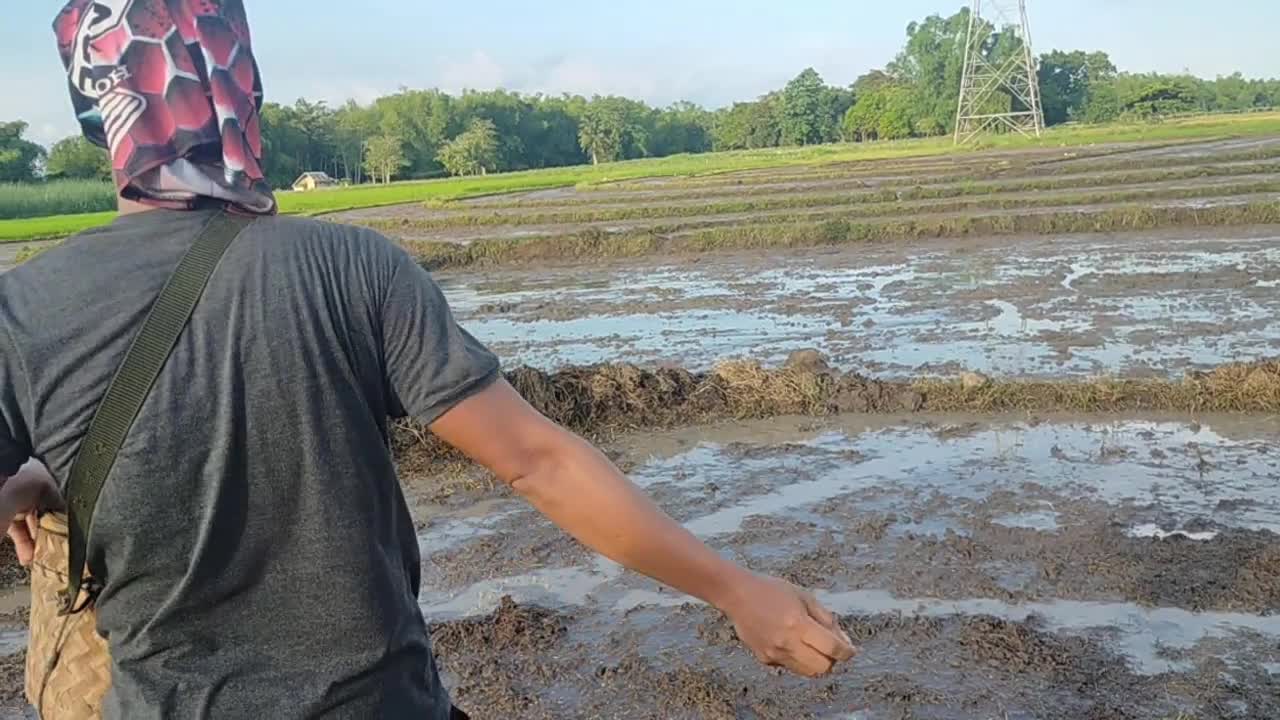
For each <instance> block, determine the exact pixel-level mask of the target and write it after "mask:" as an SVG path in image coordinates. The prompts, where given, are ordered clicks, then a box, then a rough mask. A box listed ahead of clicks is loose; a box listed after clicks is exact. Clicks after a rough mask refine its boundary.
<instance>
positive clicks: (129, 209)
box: [0, 0, 853, 720]
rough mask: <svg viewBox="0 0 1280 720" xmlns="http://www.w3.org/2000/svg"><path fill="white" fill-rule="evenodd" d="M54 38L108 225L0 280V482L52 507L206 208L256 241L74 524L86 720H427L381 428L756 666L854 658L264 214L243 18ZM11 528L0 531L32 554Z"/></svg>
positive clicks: (483, 356)
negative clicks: (29, 475)
mask: <svg viewBox="0 0 1280 720" xmlns="http://www.w3.org/2000/svg"><path fill="white" fill-rule="evenodd" d="M126 25H127V27H126ZM55 28H56V30H57V33H58V38H59V46H60V50H61V52H62V57H63V60H64V63H65V64H66V66H67V68H68V72H69V76H70V83H71V88H72V95H73V100H74V102H75V105H76V110H77V113H78V115H79V118H80V120H81V122H82V125H83V126H84V129H85V132H86V134H87V135H88V137H89V138H90V139H91V140H94V141H96V142H98V143H99V144H102V145H104V146H107V147H109V150H110V152H111V156H112V163H113V167H114V169H115V178H116V182H117V186H118V189H119V192H120V196H121V199H120V217H119V218H118V219H117V220H116V221H115V222H114V223H112V224H111V225H110V226H107V227H105V228H101V229H97V230H92V231H89V232H86V233H83V234H81V235H79V236H76V237H73V238H71V239H69V240H67V241H66V242H65V243H63V244H62V245H61V246H60V247H58V248H56V249H53V250H50V251H48V252H47V253H45V254H44V255H42V256H41V257H39V258H37V259H35V260H33V261H31V262H30V263H28V264H27V265H24V266H22V267H20V268H18V269H16V270H14V271H12V272H10V273H8V274H7V275H4V276H0V476H12V475H14V474H15V473H16V472H17V471H18V468H19V466H20V465H21V464H22V463H24V462H25V461H26V460H27V459H28V458H29V457H35V458H39V459H40V460H41V461H43V462H44V463H45V464H46V465H47V466H48V467H49V468H50V470H51V472H52V475H53V476H54V477H55V478H57V480H58V481H59V482H60V483H61V484H62V486H63V487H64V488H65V483H66V477H67V474H68V471H69V469H70V467H71V464H72V461H73V459H74V458H75V456H76V453H77V451H78V450H79V446H80V444H81V440H82V438H83V436H84V434H85V432H86V430H87V428H88V425H89V423H90V420H91V419H92V416H93V413H94V411H95V409H96V407H97V405H98V403H99V402H100V401H101V400H102V397H103V395H104V393H105V391H106V388H107V386H108V384H109V382H110V381H111V378H112V375H113V373H114V372H115V370H116V368H117V367H118V365H119V364H120V362H121V359H122V358H123V356H124V354H125V352H126V350H127V348H128V346H129V343H130V341H131V340H132V338H133V337H134V335H135V334H136V332H137V330H138V328H139V327H140V325H141V323H142V321H143V319H144V317H145V316H146V314H147V311H148V310H149V308H150V307H151V304H152V303H153V302H154V300H155V298H156V296H157V294H158V293H159V292H160V290H161V288H162V286H163V285H164V283H165V282H166V281H167V279H168V278H169V276H170V274H171V273H172V271H173V269H174V267H175V266H176V265H177V263H178V261H179V260H180V259H181V258H182V256H183V255H184V254H185V253H186V251H187V250H188V249H189V248H190V247H191V245H192V243H193V240H194V239H195V237H196V236H197V235H198V234H199V233H200V231H201V230H202V228H204V227H205V226H206V225H207V224H208V223H209V222H210V221H211V219H213V218H214V217H215V215H217V214H218V213H221V212H224V211H230V212H233V213H239V214H245V215H254V216H257V217H258V219H257V220H256V221H255V222H254V223H253V224H252V225H250V226H249V227H248V228H247V230H245V231H244V232H243V233H242V234H241V235H240V237H239V238H238V239H237V240H236V241H235V242H234V243H233V244H232V245H231V247H230V249H229V250H228V252H227V254H226V255H225V257H224V258H223V259H222V261H221V264H220V265H219V267H218V269H217V271H216V273H215V274H214V276H213V278H212V280H211V281H210V282H209V285H208V287H207V289H206V291H205V293H204V296H203V299H202V300H201V302H200V304H199V305H198V306H197V308H196V310H195V313H194V315H193V316H192V318H191V320H190V323H189V324H188V325H187V327H186V329H185V331H184V332H183V334H182V335H181V337H180V339H179V341H178V344H177V346H176V347H175V349H174V351H173V353H172V355H171V356H170V357H169V360H168V361H167V364H166V365H165V366H164V369H163V371H162V373H161V375H160V377H159V379H158V380H157V381H156V383H155V386H154V387H153V389H152V391H151V393H150V395H149V396H148V398H147V401H146V403H145V404H144V405H143V407H142V410H141V412H140V414H139V416H138V419H137V421H136V424H135V425H134V426H133V428H132V430H131V432H130V434H129V435H128V437H127V439H126V441H125V443H124V445H123V447H122V449H121V452H120V454H119V456H118V459H117V461H116V464H115V466H114V468H113V470H112V472H111V474H110V476H109V477H108V478H107V482H106V485H105V487H104V489H103V491H102V494H101V497H100V499H99V501H98V504H97V508H96V511H95V513H94V516H93V524H92V534H91V537H90V542H89V557H90V565H91V566H97V567H102V568H106V577H104V578H100V580H102V581H104V586H103V587H102V589H101V593H100V595H99V596H98V600H97V610H98V624H99V630H100V631H101V632H102V634H103V635H104V636H105V637H106V638H107V640H108V644H109V646H110V650H111V657H112V662H113V687H112V691H111V694H110V695H109V696H108V698H107V701H106V707H105V709H104V713H105V714H106V715H107V716H108V717H113V718H129V719H130V720H139V719H147V718H184V719H185V718H205V717H215V718H224V717H246V718H268V717H269V718H289V717H307V718H311V717H326V718H328V717H333V718H374V717H387V718H446V717H448V716H449V712H450V704H449V701H448V697H447V694H446V692H445V690H444V689H443V688H442V687H441V686H440V681H439V679H438V677H437V675H436V668H435V664H434V660H433V658H432V655H431V650H430V647H429V641H428V632H427V628H426V624H425V622H424V619H423V617H422V615H421V612H420V610H419V608H418V604H417V596H418V590H419V549H418V545H417V538H416V535H415V532H414V523H413V521H412V519H411V518H410V516H409V512H408V510H407V508H406V504H405V501H404V497H403V495H402V493H401V490H400V487H399V485H398V482H397V479H396V475H395V470H394V466H393V463H392V458H391V455H390V453H389V451H388V446H387V418H389V417H397V416H403V415H406V414H407V415H411V416H413V417H415V418H417V419H418V420H420V421H421V422H424V423H426V424H428V425H429V427H430V428H431V430H432V431H433V432H434V433H435V434H436V435H438V436H439V437H440V438H442V439H443V440H444V441H446V442H448V443H449V444H450V445H452V446H453V447H455V448H457V449H459V450H461V451H462V452H464V453H465V454H467V455H468V456H470V457H471V458H473V459H475V460H476V461H477V462H479V463H481V464H483V465H484V466H486V467H488V468H489V469H491V470H492V471H493V472H494V473H495V474H496V475H497V476H498V477H499V478H501V479H502V480H504V481H505V482H507V483H509V484H510V485H511V487H512V488H513V489H514V490H515V491H516V492H517V493H519V494H520V495H522V496H523V497H524V498H526V499H527V500H528V501H529V502H530V503H532V504H533V506H534V507H536V508H537V509H538V510H540V511H541V512H542V513H543V514H545V515H546V516H547V517H548V518H550V519H551V520H552V521H553V522H555V523H556V524H557V525H559V526H560V527H562V528H564V529H565V530H566V531H568V532H569V533H571V534H572V535H573V536H575V537H577V538H578V539H579V540H581V541H582V542H583V543H584V544H586V545H588V546H590V547H591V548H593V549H595V550H597V551H598V552H600V553H602V554H604V555H606V556H608V557H610V558H612V559H614V560H616V561H617V562H619V563H621V564H623V565H625V566H626V567H628V568H631V569H633V570H636V571H638V572H641V573H644V574H646V575H648V576H650V577H653V578H656V579H657V580H659V581H661V582H663V583H665V584H667V585H670V586H672V587H675V588H678V589H680V590H683V591H685V592H687V593H689V594H691V595H694V596H696V597H698V598H701V599H703V600H705V601H707V602H709V603H711V604H713V605H714V606H716V607H717V608H719V609H721V610H722V611H724V612H725V613H726V614H727V615H728V616H729V618H730V619H731V620H732V621H733V622H734V624H735V625H736V627H737V630H738V633H739V635H740V636H741V638H742V640H743V642H744V643H745V644H746V645H747V646H748V647H749V648H750V649H751V650H752V651H753V652H754V653H755V654H756V655H757V656H758V657H759V658H760V659H761V660H762V661H764V662H766V663H769V664H773V665H779V666H784V667H786V668H789V669H791V670H793V671H795V672H797V673H802V674H805V675H810V676H817V675H821V674H824V673H826V672H828V671H830V670H831V668H832V666H833V664H834V663H836V662H838V661H841V660H845V659H848V658H850V657H851V656H852V654H853V648H852V647H851V646H850V644H849V641H848V639H847V637H845V636H844V634H843V633H842V632H841V631H840V630H839V628H838V626H837V625H836V622H835V619H834V618H833V617H832V615H831V614H830V613H828V612H827V611H826V610H825V609H823V608H822V607H821V606H820V605H819V604H818V603H817V602H816V601H815V600H814V599H813V597H812V596H811V595H809V594H808V593H805V592H803V591H801V590H799V589H797V588H795V587H793V586H791V585H789V584H787V583H784V582H781V581H778V580H774V579H770V578H765V577H760V576H757V575H754V574H752V573H750V572H748V571H746V570H744V569H742V568H739V567H737V566H735V565H733V564H731V563H729V562H728V561H726V560H724V559H722V558H721V557H720V556H719V555H717V554H716V553H714V552H712V551H711V550H709V549H708V548H707V547H705V546H704V545H703V544H702V543H700V542H699V541H697V540H696V539H695V538H694V537H693V536H692V535H690V534H689V533H688V532H686V531H685V530H684V529H683V528H681V527H680V526H679V525H677V524H676V523H675V522H673V521H672V520H671V519H669V518H668V517H667V516H666V515H664V514H663V513H662V512H661V511H660V510H659V509H658V508H656V507H655V506H654V505H653V504H652V503H651V502H650V501H649V500H648V499H647V498H645V497H644V496H643V495H642V494H641V493H640V492H639V491H638V490H637V489H636V488H635V487H634V486H632V485H631V484H629V483H628V482H627V481H626V480H625V479H624V478H623V477H622V476H621V474H619V472H618V470H617V469H616V468H615V467H614V466H613V465H612V464H610V462H609V461H608V460H607V459H606V458H605V457H604V456H603V455H601V454H600V453H599V452H598V451H596V450H595V449H594V448H592V447H591V446H589V445H588V444H587V443H586V442H584V441H583V440H581V439H579V438H577V437H575V436H574V435H572V434H570V433H569V432H567V431H565V430H563V429H561V428H560V427H558V426H556V425H554V424H553V423H551V422H550V421H548V420H547V419H545V418H543V417H542V416H540V415H539V414H538V413H537V412H536V411H534V410H533V409H532V408H530V406H529V405H527V404H526V403H525V402H524V401H523V400H522V399H521V398H520V397H519V396H518V395H517V394H516V393H515V392H514V391H513V390H512V388H511V387H510V386H509V385H508V384H507V383H506V382H505V381H504V380H503V379H502V376H501V375H500V373H499V368H498V361H497V360H496V359H495V358H494V356H493V355H492V354H490V353H489V352H488V351H487V350H486V349H485V348H484V347H483V346H481V344H480V343H479V342H477V341H476V340H475V339H474V338H472V337H471V336H470V335H468V334H467V333H466V332H465V331H463V330H462V329H461V328H459V327H458V326H457V325H455V324H454V321H453V318H452V316H451V314H450V312H449V309H448V306H447V305H446V303H445V300H444V298H443V296H442V295H441V293H440V291H439V289H438V288H437V287H436V286H435V284H434V283H433V282H432V280H431V278H430V277H429V276H428V275H427V273H426V272H424V271H423V270H422V269H421V268H420V267H419V266H418V265H417V264H416V263H414V262H413V261H412V260H411V259H410V258H409V257H408V256H407V255H406V254H405V253H404V252H403V251H401V250H400V249H398V248H397V247H395V246H394V245H392V244H391V243H390V242H388V241H386V240H385V239H384V238H382V237H380V236H378V235H377V234H375V233H373V232H371V231H368V230H363V229H357V228H352V227H345V226H339V225H332V224H327V223H323V222H317V221H313V220H304V219H295V218H282V217H277V216H275V215H274V212H275V201H274V199H273V198H272V196H271V193H270V191H269V190H268V189H267V188H266V186H265V183H264V181H263V173H262V170H261V165H260V157H261V147H260V138H259V133H258V123H259V118H258V114H257V111H258V107H259V105H260V103H261V91H260V82H259V79H258V73H257V67H256V65H255V64H254V62H253V57H252V53H251V44H250V37H249V32H248V27H247V23H246V22H245V17H244V10H243V7H242V5H241V3H240V2H239V1H238V0H223V1H222V2H208V1H207V0H202V1H196V0H191V1H189V2H188V1H184V0H133V1H128V0H116V1H115V2H89V1H88V0H75V1H73V2H71V3H70V4H69V5H68V6H67V7H66V9H64V10H63V11H62V13H61V14H60V15H59V17H58V19H57V21H56V23H55ZM147 38H159V39H160V40H159V42H162V43H163V45H164V52H163V53H157V52H150V51H149V49H148V48H140V46H139V44H138V43H140V42H141V43H146V42H148V41H147ZM150 49H154V48H150ZM20 509H23V510H25V509H29V508H20ZM24 527H26V526H25V525H15V526H14V527H13V528H11V531H12V534H14V535H16V536H17V537H18V538H19V539H20V540H22V541H23V542H24V543H25V542H26V541H27V540H28V538H26V537H25V533H24V532H23V528H24Z"/></svg>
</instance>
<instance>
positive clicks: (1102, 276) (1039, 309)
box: [441, 227, 1280, 378]
mask: <svg viewBox="0 0 1280 720" xmlns="http://www.w3.org/2000/svg"><path fill="white" fill-rule="evenodd" d="M1212 233H1213V234H1212V235H1211V234H1209V233H1208V232H1206V231H1195V230H1187V231H1177V232H1161V233H1141V234H1119V235H1104V236H1097V235H1094V236H1069V237H1048V238H1025V239H1021V238H1015V239H1012V240H992V241H984V240H948V241H937V242H933V243H922V244H916V245H912V246H911V247H910V248H894V247H879V246H877V247H862V248H856V249H849V250H840V251H829V250H826V251H824V250H806V251H803V252H790V253H770V254H768V255H759V254H756V255H745V254H743V255H732V256H723V255H722V256H717V257H716V258H715V261H714V262H710V261H708V262H702V261H700V259H699V258H692V259H679V260H669V261H666V262H663V261H657V262H654V263H652V264H640V265H637V264H635V263H634V262H631V263H630V264H629V265H627V266H590V267H569V268H535V269H531V270H522V271H497V272H484V273H468V274H453V275H445V276H442V278H441V281H442V283H443V284H444V285H445V288H446V293H447V295H448V296H449V298H450V300H451V302H452V303H453V305H454V307H455V310H456V312H457V313H458V315H459V317H460V319H461V320H462V321H463V323H464V324H465V325H466V326H467V327H468V328H469V329H470V330H471V331H472V332H473V333H475V334H476V335H477V336H479V337H480V338H481V339H482V340H484V341H485V342H488V343H490V344H491V345H492V346H493V347H494V348H495V349H496V350H498V351H499V352H500V354H502V355H503V356H504V357H505V358H506V359H507V360H508V361H509V362H511V363H527V364H532V365H537V366H543V367H554V366H560V365H565V364H582V363H593V362H600V361H607V360H616V359H618V358H626V359H628V360H631V361H635V362H641V363H648V364H654V363H679V364H681V365H685V366H697V367H706V366H709V365H711V364H713V363H715V362H716V361H719V360H723V359H726V358H730V357H736V356H751V357H754V358H758V359H761V360H763V361H766V362H770V361H780V360H782V359H783V358H785V356H786V354H787V353H789V352H790V351H792V350H795V349H798V348H804V347H815V348H818V349H820V350H823V351H824V352H826V353H827V354H829V355H830V356H831V357H832V358H834V360H835V361H836V363H838V364H839V365H841V366H843V367H846V368H851V369H858V370H863V371H867V372H874V373H877V374H880V375H911V374H917V373H922V372H923V373H951V372H955V371H956V370H958V369H960V368H968V369H973V370H978V371H983V372H989V373H995V374H999V375H1003V376H1037V377H1056V378H1060V377H1063V376H1069V375H1075V376H1087V375H1097V374H1112V373H1114V374H1125V375H1153V374H1154V375H1167V374H1170V373H1179V372H1182V371H1184V370H1187V369H1191V368H1202V367H1208V366H1212V365H1216V364H1220V363H1223V362H1228V361H1233V360H1249V359H1255V358H1260V357H1265V356H1270V355H1274V354H1276V352H1277V350H1278V349H1280V320H1277V318H1280V295H1277V294H1276V293H1275V292H1274V288H1275V286H1276V285H1277V284H1280V262H1278V261H1280V235H1277V234H1276V232H1275V230H1274V228H1266V227H1262V228H1256V229H1247V228H1246V229H1234V228H1233V229H1225V230H1214V231H1212Z"/></svg>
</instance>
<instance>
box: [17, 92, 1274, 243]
mask: <svg viewBox="0 0 1280 720" xmlns="http://www.w3.org/2000/svg"><path fill="white" fill-rule="evenodd" d="M1266 134H1280V113H1255V114H1248V115H1217V116H1205V117H1197V118H1187V119H1180V120H1174V121H1168V122H1162V123H1134V124H1114V125H1103V126H1078V127H1061V128H1055V129H1052V130H1050V131H1048V132H1046V133H1045V135H1044V136H1043V137H1041V138H1024V137H1022V136H1020V135H1002V136H992V137H988V138H986V139H984V140H983V142H982V143H981V144H980V145H977V146H969V147H965V148H956V147H954V146H953V145H952V143H951V139H950V138H948V137H940V138H926V139H920V140H904V141H897V142H879V143H863V144H835V145H819V146H812V147H804V148H773V149H767V150H749V151H738V152H728V153H707V154H703V155H678V156H674V157H668V158H658V159H646V160H632V161H627V162H620V163H609V164H607V165H602V166H600V167H590V166H581V167H571V168H555V169H548V170H535V171H528V172H521V173H509V174H497V175H490V176H487V177H480V178H461V179H458V178H454V179H445V180H432V181H426V182H411V183H393V184H391V185H386V186H376V187H375V186H360V187H353V188H344V189H339V190H329V191H322V192H315V193H305V194H303V193H299V194H294V193H282V194H281V195H280V207H281V211H282V212H286V213H296V214H302V215H320V214H324V213H329V212H336V211H340V210H349V209H355V208H363V207H376V206H381V205H394V204H399V203H410V202H447V201H449V200H457V199H461V198H468V197H478V196H484V195H492V194H500V193H509V192H517V191H525V190H537V189H546V188H554V187H569V186H575V185H595V184H601V183H609V182H616V181H623V180H635V179H639V178H646V177H677V176H697V175H707V174H718V173H726V172H734V171H739V170H757V169H768V168H775V167H787V166H794V165H821V164H828V163H838V162H855V161H860V160H877V159H892V158H910V157H921V156H929V155H944V154H949V153H955V152H967V151H971V150H973V149H980V148H1007V149H1014V148H1029V147H1046V148H1048V147H1071V146H1081V145H1090V144H1096V143H1110V142H1123V141H1139V140H1140V141H1145V142H1158V141H1168V140H1179V139H1195V138H1214V137H1226V136H1231V137H1241V136H1253V135H1266ZM107 219H109V215H107V216H105V217H100V218H98V219H96V220H95V221H94V222H92V223H90V222H89V221H88V220H87V219H86V218H85V217H83V216H78V215H57V216H52V217H42V218H33V219H30V220H13V221H0V242H20V241H25V240H35V239H42V238H56V237H63V236H66V235H69V234H72V233H74V232H77V231H79V230H82V229H84V228H85V227H92V226H93V225H95V224H101V223H103V222H106V221H107Z"/></svg>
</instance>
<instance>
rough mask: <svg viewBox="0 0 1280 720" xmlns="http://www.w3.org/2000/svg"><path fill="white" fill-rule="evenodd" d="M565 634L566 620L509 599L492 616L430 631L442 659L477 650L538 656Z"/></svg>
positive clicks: (505, 598) (553, 612)
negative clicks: (529, 653)
mask: <svg viewBox="0 0 1280 720" xmlns="http://www.w3.org/2000/svg"><path fill="white" fill-rule="evenodd" d="M564 633H565V620H564V618H563V617H562V616H561V615H560V614H559V613H557V612H555V611H553V610H548V609H546V608H540V607H536V606H522V605H519V604H517V603H516V601H515V600H513V599H512V598H511V596H510V595H508V596H505V597H503V598H502V601H501V602H500V603H499V605H498V609H497V610H495V611H494V612H493V613H492V614H491V615H488V616H485V617H480V618H468V619H465V620H455V621H452V622H446V623H441V624H440V625H437V626H436V627H435V628H433V629H432V632H431V642H432V644H433V645H434V646H435V647H436V648H438V649H439V651H440V653H441V654H442V655H444V654H450V653H461V652H464V651H467V650H474V649H476V648H485V649H486V650H488V651H491V652H539V651H543V650H546V649H547V648H550V647H551V646H553V645H555V644H556V643H558V642H559V641H560V640H561V639H562V638H563V637H564Z"/></svg>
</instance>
